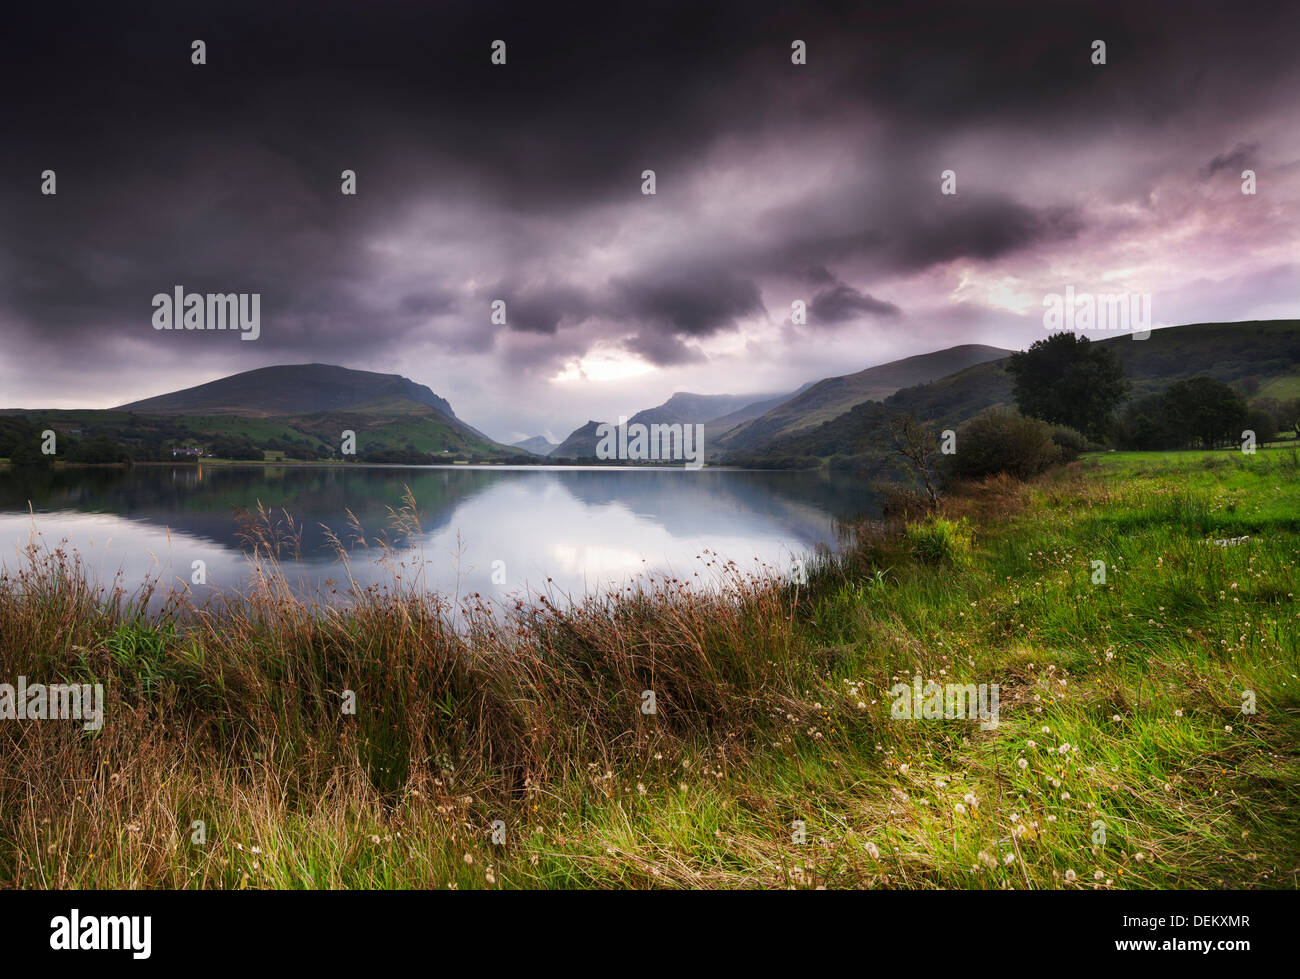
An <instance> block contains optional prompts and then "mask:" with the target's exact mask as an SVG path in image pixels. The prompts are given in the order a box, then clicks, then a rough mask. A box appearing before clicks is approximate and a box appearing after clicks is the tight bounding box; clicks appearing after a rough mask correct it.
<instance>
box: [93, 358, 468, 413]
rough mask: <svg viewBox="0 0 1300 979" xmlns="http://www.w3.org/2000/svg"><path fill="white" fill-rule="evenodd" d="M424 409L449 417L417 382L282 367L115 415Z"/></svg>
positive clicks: (319, 367)
mask: <svg viewBox="0 0 1300 979" xmlns="http://www.w3.org/2000/svg"><path fill="white" fill-rule="evenodd" d="M407 404H410V405H417V404H418V405H426V406H427V407H430V408H435V409H437V410H438V411H440V412H442V413H443V414H444V415H447V416H448V417H450V418H455V417H456V416H455V414H454V413H453V412H452V410H451V405H450V404H448V403H447V401H446V399H444V398H440V397H438V396H437V395H436V394H434V393H433V392H432V391H431V390H429V388H427V387H426V386H424V385H423V384H416V383H415V382H414V381H411V380H408V379H407V378H405V377H402V376H400V375H398V374H376V373H374V372H372V371H357V370H351V369H349V368H346V367H336V366H334V365H331V364H282V365H278V366H274V367H259V368H257V369H256V370H251V371H244V372H243V373H242V374H232V375H230V376H229V377H222V378H219V379H217V380H215V381H209V382H208V383H207V384H199V385H197V386H195V387H191V388H185V389H183V390H181V391H172V392H170V393H169V394H161V395H158V396H157V397H154V398H145V399H144V400H142V401H133V402H131V403H130V404H125V405H121V406H119V407H118V408H117V409H115V410H117V411H134V412H138V413H140V414H148V415H178V414H189V415H199V414H201V415H226V414H229V415H245V416H248V417H265V416H268V415H309V414H312V413H314V412H317V411H337V410H340V409H357V408H366V407H370V408H377V409H383V410H389V409H392V408H395V407H403V406H406V405H407Z"/></svg>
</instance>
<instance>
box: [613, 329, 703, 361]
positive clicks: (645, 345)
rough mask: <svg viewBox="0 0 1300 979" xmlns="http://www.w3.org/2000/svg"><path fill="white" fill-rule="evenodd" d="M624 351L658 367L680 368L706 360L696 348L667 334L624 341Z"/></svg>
mask: <svg viewBox="0 0 1300 979" xmlns="http://www.w3.org/2000/svg"><path fill="white" fill-rule="evenodd" d="M623 346H624V349H626V350H630V351H631V352H632V353H634V354H637V355H638V356H640V357H643V358H644V359H645V360H647V361H649V362H650V363H652V364H654V365H655V366H656V367H680V366H681V365H683V364H695V363H700V362H702V361H704V360H705V357H704V355H703V354H702V353H701V352H700V351H699V350H698V349H697V348H695V347H691V346H688V345H687V344H686V343H684V342H683V341H682V340H680V339H678V338H677V337H675V336H671V335H670V334H667V333H654V332H648V331H647V332H645V333H640V334H638V335H636V336H634V337H629V338H628V339H627V340H626V341H624V344H623Z"/></svg>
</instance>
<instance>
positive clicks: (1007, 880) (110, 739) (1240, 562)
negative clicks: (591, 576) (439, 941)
mask: <svg viewBox="0 0 1300 979" xmlns="http://www.w3.org/2000/svg"><path fill="white" fill-rule="evenodd" d="M944 516H945V521H941V522H938V523H931V524H927V525H922V526H914V527H913V528H912V529H911V531H910V532H909V531H908V530H907V529H906V528H904V527H903V526H901V525H896V526H887V527H882V526H874V527H863V528H861V529H860V533H859V534H858V538H857V540H856V543H855V544H854V546H853V547H852V548H850V549H849V550H848V551H847V552H846V553H845V554H844V556H843V557H842V558H840V559H837V560H834V561H830V560H827V561H824V562H823V563H822V564H821V565H820V566H818V567H816V568H813V569H810V574H809V580H808V582H807V583H806V584H802V585H799V584H793V583H778V582H775V581H773V580H771V579H769V578H767V577H765V576H763V575H762V574H761V573H750V572H748V571H747V570H745V569H742V568H737V567H735V566H728V565H722V564H717V565H715V567H714V569H713V570H714V571H716V572H717V573H718V574H719V575H721V576H723V577H725V578H727V579H728V580H729V582H730V587H729V588H728V589H727V590H725V591H724V592H722V593H706V592H702V591H699V590H697V589H694V588H692V587H690V586H688V584H687V583H685V582H680V581H676V580H671V579H670V580H661V581H657V582H655V583H653V585H652V586H650V587H648V588H647V589H645V590H644V591H643V592H641V593H639V594H631V593H625V594H623V595H622V596H607V597H605V598H602V599H594V600H592V601H590V602H589V603H587V604H586V605H584V606H582V607H581V608H578V609H576V610H567V609H566V610H561V609H557V608H553V607H549V606H545V605H544V606H543V607H542V608H540V609H528V608H519V609H517V610H515V611H514V613H513V614H512V615H511V616H509V617H508V620H507V621H505V622H503V621H502V620H501V619H500V618H498V617H494V616H493V615H491V614H489V612H488V610H487V609H485V608H483V607H481V606H476V605H470V606H469V607H467V608H466V609H465V610H464V619H463V622H462V626H461V627H460V628H453V627H452V626H451V625H450V624H449V621H450V610H449V609H447V608H446V607H445V606H443V605H440V604H439V603H438V602H437V600H435V599H432V598H430V597H428V596H424V595H421V594H418V593H416V592H414V591H413V590H412V589H410V588H408V587H407V586H406V585H403V584H402V583H401V582H400V581H398V580H396V579H395V581H394V585H393V587H392V588H390V589H389V590H387V591H377V592H369V593H365V594H363V595H361V596H360V600H359V601H358V602H357V603H356V605H355V606H354V607H352V608H350V609H349V610H346V611H344V610H331V609H325V608H314V607H309V606H306V605H304V604H302V603H300V602H299V601H297V600H295V599H294V598H293V597H292V596H291V595H289V593H288V592H287V591H286V590H285V589H284V588H282V587H281V586H280V585H279V583H277V582H275V581H269V582H266V583H265V585H264V587H262V588H260V589H259V590H258V591H257V592H255V593H254V594H252V595H250V596H249V598H248V600H247V601H246V602H244V603H241V604H240V605H239V606H238V607H237V608H235V609H231V610H227V611H226V612H223V613H217V612H213V611H205V612H200V613H193V614H190V615H189V616H188V617H185V618H178V617H176V616H175V615H173V614H172V613H164V614H161V615H157V616H153V617H148V616H144V615H142V614H140V613H139V612H137V611H136V608H135V606H133V604H132V603H131V602H130V601H129V600H128V599H127V597H125V596H120V595H119V596H116V597H114V598H113V600H111V601H109V602H107V603H105V602H104V601H103V600H102V597H100V596H97V595H96V594H95V593H94V592H93V591H92V590H91V589H90V588H89V587H87V586H86V584H85V583H84V581H83V580H82V576H81V574H80V572H79V569H78V567H77V565H76V562H75V557H74V556H71V555H61V554H53V555H50V554H46V555H33V556H32V563H31V565H30V566H29V567H28V568H26V569H25V571H24V572H23V573H22V574H20V575H17V576H13V577H10V578H8V579H6V580H3V581H0V681H7V682H14V681H15V679H16V677H17V676H18V675H25V676H27V677H28V678H29V679H30V680H31V681H32V682H35V681H37V680H41V681H47V682H48V681H54V680H58V679H66V680H68V681H76V682H103V683H105V684H106V685H107V699H106V722H105V725H104V728H103V730H102V731H100V732H98V733H92V732H88V731H83V730H82V728H81V725H80V724H77V723H75V722H70V721H69V722H64V721H40V722H36V721H28V722H18V721H3V722H0V881H3V882H4V883H5V884H7V885H9V886H23V887H149V886H166V887H224V888H237V887H379V888H387V887H460V888H470V887H492V886H495V887H571V886H581V887H651V886H654V887H819V886H827V887H959V888H986V887H992V888H1001V887H1012V888H1024V887H1037V888H1062V887H1066V888H1092V887H1106V888H1126V887H1220V886H1223V887H1294V886H1296V884H1297V882H1298V880H1300V877H1298V875H1300V679H1297V674H1300V651H1298V650H1300V644H1298V643H1297V632H1298V630H1300V603H1297V602H1296V599H1295V594H1294V592H1295V591H1296V590H1297V580H1298V579H1300V573H1297V564H1298V563H1300V474H1298V472H1297V461H1296V455H1295V453H1294V452H1291V451H1286V452H1281V451H1273V452H1261V453H1258V454H1257V455H1255V456H1244V455H1242V454H1240V453H1216V454H1213V455H1209V456H1205V457H1202V456H1199V455H1183V454H1169V455H1163V456H1162V455H1158V454H1153V455H1144V456H1141V457H1138V456H1126V455H1122V454H1108V455H1105V456H1102V457H1098V458H1096V459H1091V460H1085V461H1083V462H1081V463H1078V464H1075V465H1073V466H1070V467H1068V468H1065V469H1060V470H1057V471H1054V472H1052V473H1050V474H1048V475H1047V476H1045V477H1043V478H1041V479H1039V480H1038V481H1036V482H1034V483H1033V484H1031V485H1028V486H1025V485H1021V484H1016V483H1013V482H1010V481H1003V480H992V481H989V482H987V483H984V484H982V485H980V486H975V487H969V488H968V489H967V490H966V491H965V492H962V493H960V494H956V495H954V496H953V497H952V498H950V499H949V500H948V501H947V502H946V503H945V514H944ZM948 521H950V522H948ZM962 521H965V522H964V523H963V522H962ZM1243 538H1245V539H1243ZM1093 561H1104V562H1105V565H1106V582H1105V584H1094V583H1093V576H1094V566H1093V565H1092V562H1093ZM173 611H174V610H173ZM916 675H919V676H921V677H923V678H925V679H927V680H934V681H937V682H940V683H945V682H960V683H967V682H969V683H976V684H978V683H998V684H999V685H1000V722H999V724H998V725H997V726H996V727H995V728H993V729H989V730H985V729H983V728H981V726H980V725H979V724H978V723H976V722H974V721H968V720H962V719H947V720H945V719H940V720H904V719H894V718H891V712H890V705H891V698H890V695H889V693H888V691H889V689H890V688H891V687H892V686H893V685H894V684H895V683H897V682H903V683H910V682H911V681H912V678H913V677H914V676H916ZM345 691H354V692H355V695H356V712H355V714H348V713H345V712H344V711H343V709H342V706H343V702H344V692H345ZM645 691H653V695H654V706H655V712H654V713H653V714H648V713H645V712H644V711H643V708H644V707H645V705H646V698H645V694H644V692H645ZM1243 691H1250V692H1251V693H1252V694H1253V696H1254V700H1255V705H1256V709H1257V712H1256V713H1253V714H1250V713H1243V712H1242V705H1243ZM196 820H202V821H203V823H204V828H205V831H206V842H203V843H196V842H193V837H194V835H195V830H194V828H193V824H194V822H195V821H196ZM498 821H499V822H498ZM494 823H497V826H496V830H497V835H498V837H499V836H500V834H501V832H502V831H503V832H504V842H502V843H495V842H493V833H494V826H493V824H494ZM1100 824H1104V829H1105V843H1104V844H1102V843H1099V842H1094V840H1096V839H1100V836H1099V826H1100ZM800 830H802V831H803V839H804V842H802V843H800V842H796V840H795V837H797V836H799V835H800Z"/></svg>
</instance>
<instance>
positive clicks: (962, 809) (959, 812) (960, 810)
mask: <svg viewBox="0 0 1300 979" xmlns="http://www.w3.org/2000/svg"><path fill="white" fill-rule="evenodd" d="M952 808H953V812H955V813H956V814H957V815H958V816H964V815H966V807H965V806H963V805H962V804H961V803H960V802H959V803H957V804H956V805H955V806H953V807H952Z"/></svg>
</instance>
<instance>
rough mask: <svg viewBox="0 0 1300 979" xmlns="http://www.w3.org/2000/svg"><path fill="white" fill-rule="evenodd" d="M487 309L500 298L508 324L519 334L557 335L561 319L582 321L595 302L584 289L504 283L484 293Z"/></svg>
mask: <svg viewBox="0 0 1300 979" xmlns="http://www.w3.org/2000/svg"><path fill="white" fill-rule="evenodd" d="M481 298H482V301H483V303H484V308H485V309H487V308H489V307H490V304H491V303H492V301H494V300H496V299H501V300H503V301H504V302H505V304H506V325H507V326H508V327H509V328H510V329H511V330H515V331H517V332H520V333H542V334H547V335H554V334H555V332H556V331H557V330H558V329H559V327H560V324H561V323H562V322H568V323H571V324H577V323H581V322H582V321H584V320H586V319H587V318H588V317H589V316H591V314H592V312H593V310H594V308H595V304H594V302H593V300H592V299H591V298H590V297H589V296H588V295H587V294H586V293H585V292H583V291H582V290H581V289H577V288H574V287H571V286H563V285H560V286H556V285H546V286H541V287H519V286H512V285H508V284H505V283H502V284H499V285H498V286H497V287H496V288H494V289H491V290H488V291H487V292H485V293H482V294H481Z"/></svg>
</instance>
